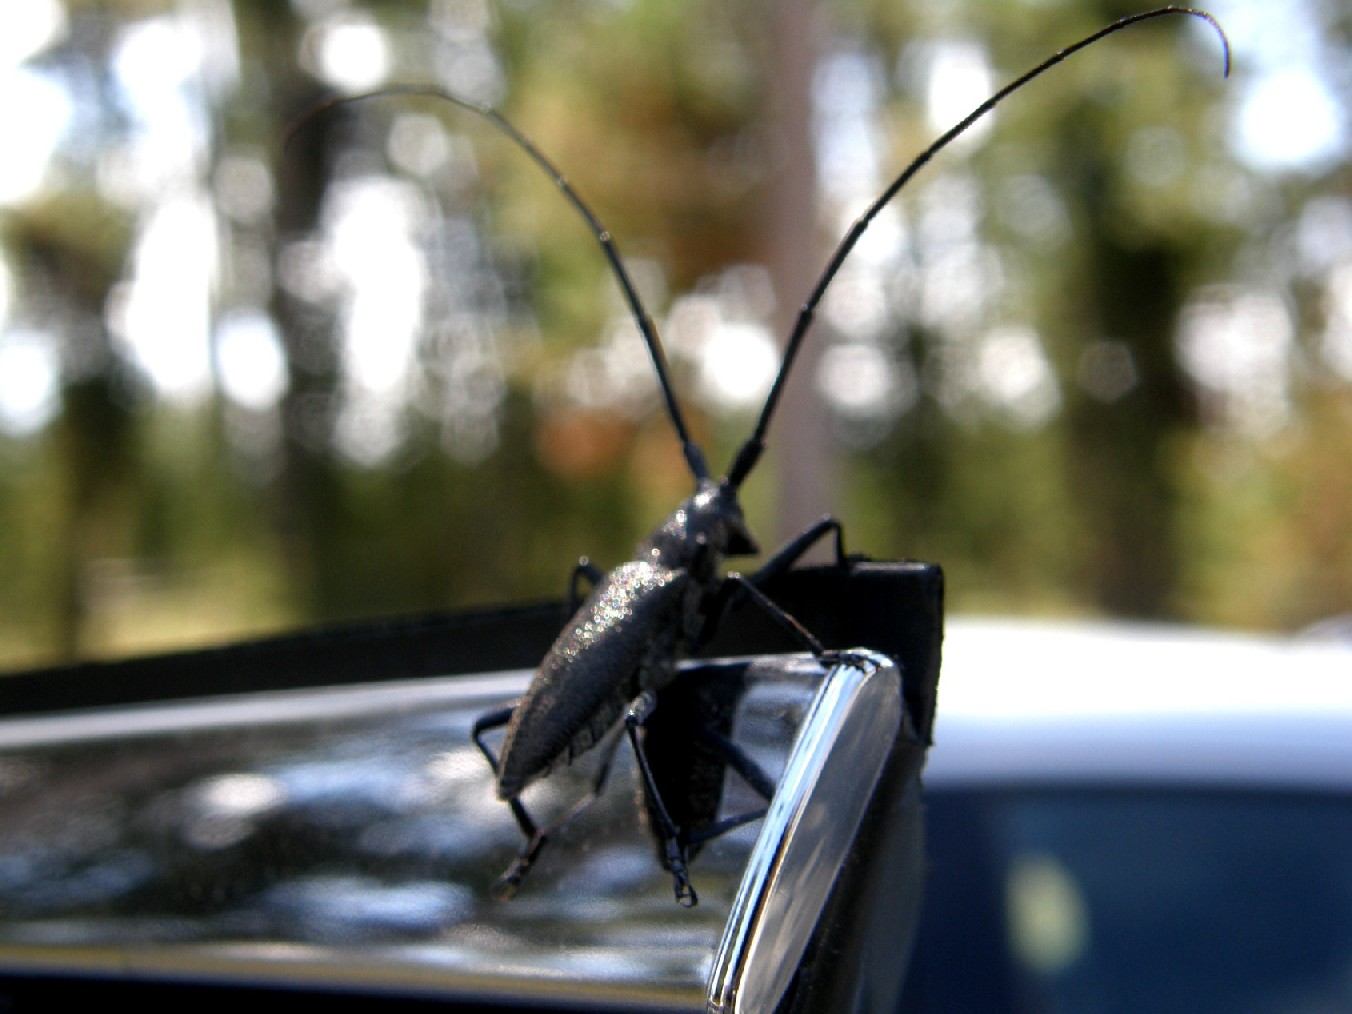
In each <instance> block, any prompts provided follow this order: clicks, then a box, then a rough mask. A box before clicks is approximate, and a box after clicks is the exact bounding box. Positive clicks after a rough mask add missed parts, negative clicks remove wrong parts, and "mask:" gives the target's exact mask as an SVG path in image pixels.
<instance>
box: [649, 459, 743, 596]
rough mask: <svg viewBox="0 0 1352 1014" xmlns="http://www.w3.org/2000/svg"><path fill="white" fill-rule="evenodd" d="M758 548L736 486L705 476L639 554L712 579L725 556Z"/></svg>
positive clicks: (667, 565)
mask: <svg viewBox="0 0 1352 1014" xmlns="http://www.w3.org/2000/svg"><path fill="white" fill-rule="evenodd" d="M756 552H757V549H756V545H755V542H754V540H753V539H752V538H751V534H750V532H749V531H748V530H747V527H746V518H745V517H743V515H742V506H741V504H739V503H738V502H737V491H736V489H734V488H733V487H731V486H729V485H728V484H727V483H726V482H715V481H714V480H712V479H701V480H700V483H699V487H698V488H697V489H696V490H695V494H694V495H693V496H692V497H690V498H689V499H688V500H686V501H685V502H684V503H682V504H681V505H680V506H679V507H677V508H676V509H675V510H674V511H672V512H671V514H670V515H669V516H668V517H667V519H666V521H664V522H662V524H661V526H660V527H659V528H658V529H657V530H656V531H654V532H653V533H652V534H651V535H650V536H648V538H647V539H646V540H645V541H644V542H642V543H640V544H639V547H638V550H637V558H638V559H640V560H648V561H651V562H652V563H654V564H656V565H658V566H661V567H670V568H683V569H686V570H689V571H690V573H691V576H692V577H694V578H695V579H696V580H697V581H700V582H701V583H708V582H709V581H711V580H713V577H714V574H715V571H716V569H717V567H718V564H719V561H720V560H721V559H722V558H723V557H725V556H748V555H752V554H754V553H756Z"/></svg>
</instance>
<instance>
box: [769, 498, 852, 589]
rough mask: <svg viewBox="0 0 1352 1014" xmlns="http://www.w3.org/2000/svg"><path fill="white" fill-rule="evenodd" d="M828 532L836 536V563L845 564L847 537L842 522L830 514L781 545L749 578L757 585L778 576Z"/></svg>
mask: <svg viewBox="0 0 1352 1014" xmlns="http://www.w3.org/2000/svg"><path fill="white" fill-rule="evenodd" d="M828 532H831V533H834V535H835V537H836V538H835V542H836V564H837V565H838V566H843V565H844V564H845V562H846V561H845V537H844V534H843V533H842V531H841V527H840V522H839V521H837V520H836V519H835V518H833V517H831V516H830V515H829V514H828V515H827V516H826V517H823V518H818V519H817V520H816V521H814V522H813V523H812V524H811V525H809V526H808V527H807V528H806V529H804V530H803V531H802V532H800V533H799V534H798V535H796V536H794V537H793V538H792V539H790V540H789V541H788V542H786V543H785V544H784V545H783V546H781V547H780V548H779V550H778V551H777V552H776V553H775V555H774V556H772V557H770V559H768V560H766V561H765V563H763V564H761V566H760V568H759V569H758V570H757V571H756V572H755V573H754V574H752V575H750V577H749V578H748V580H750V581H752V582H754V583H755V584H757V585H762V584H764V583H765V582H766V581H768V580H770V579H771V578H773V577H777V576H778V575H780V574H782V573H783V572H784V571H786V570H788V569H789V568H790V567H792V566H793V565H794V564H795V563H797V562H798V561H799V559H800V558H801V557H802V556H803V554H804V553H806V552H807V551H808V550H809V549H811V548H812V547H813V546H815V545H816V544H817V543H818V542H820V541H821V540H822V538H823V537H824V536H825V535H826V534H827V533H828Z"/></svg>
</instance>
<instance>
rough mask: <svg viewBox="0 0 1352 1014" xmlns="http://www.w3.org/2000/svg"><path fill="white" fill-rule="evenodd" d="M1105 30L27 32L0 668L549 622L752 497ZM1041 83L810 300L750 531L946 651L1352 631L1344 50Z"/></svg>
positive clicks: (678, 26) (1313, 33)
mask: <svg viewBox="0 0 1352 1014" xmlns="http://www.w3.org/2000/svg"><path fill="white" fill-rule="evenodd" d="M1143 7H1144V5H1142V4H1134V3H1126V2H1121V0H999V2H997V0H951V2H946V3H939V4H936V3H933V2H927V0H888V2H875V0H832V2H826V0H822V2H815V3H810V2H807V0H734V2H731V3H728V2H719V3H714V2H710V0H419V2H407V3H403V2H398V3H396V2H379V3H377V2H369V3H362V2H358V0H291V2H285V0H271V2H264V0H248V2H244V0H240V2H233V3H232V2H230V0H127V2H119V3H115V4H114V3H107V2H94V0H23V2H13V3H6V4H5V5H4V7H3V11H0V138H3V144H4V151H5V154H4V157H3V158H0V576H2V579H0V669H15V668H19V667H23V666H30V665H38V664H45V663H49V662H55V661H61V660H66V659H71V658H80V657H98V656H107V655H114V654H121V653H126V652H131V651H146V650H154V649H159V648H165V647H170V646H176V645H184V644H200V643H209V642H217V641H222V640H226V639H230V638H234V637H239V636H244V635H251V634H257V633H262V632H267V631H274V630H280V629H285V628H290V627H294V626H297V625H301V624H308V623H312V622H330V621H338V620H343V619H350V618H355V617H369V616H376V615H383V614H392V613H410V612H419V611H426V610H434V609H441V608H445V607H460V606H472V605H488V604H495V603H502V602H509V601H518V600H522V599H536V598H542V597H550V598H553V597H558V596H561V595H562V594H563V593H564V591H565V585H566V581H567V578H568V575H569V572H570V568H571V567H572V566H573V564H574V563H575V562H576V560H577V558H578V557H579V556H580V555H583V554H586V555H588V556H590V557H592V558H593V559H594V560H596V561H598V562H599V563H601V564H603V565H607V566H609V565H611V564H614V563H616V562H618V561H620V560H622V559H625V558H627V557H628V555H629V553H630V551H631V549H632V546H633V544H634V543H635V542H636V541H637V540H638V539H639V538H641V537H642V536H643V535H644V534H645V533H646V531H647V530H648V529H650V528H651V527H652V526H653V525H654V524H655V523H656V522H657V521H658V520H660V518H661V517H662V516H663V515H665V513H666V512H667V511H668V510H670V508H671V507H672V506H673V505H674V504H675V503H676V501H677V500H678V499H679V498H680V497H682V496H684V495H686V494H687V493H688V491H689V488H690V479H689V477H688V475H687V474H686V472H685V470H684V466H683V464H682V462H681V459H680V455H679V451H678V448H677V445H676V442H675V439H674V437H673V434H672V431H671V427H670V424H669V423H668V421H667V419H666V418H665V416H664V415H663V414H662V412H661V408H660V402H659V398H658V395H657V391H656V387H655V383H654V380H653V376H652V371H651V367H650V365H649V363H648V361H647V358H646V354H645V353H644V350H643V349H642V347H641V345H640V344H639V340H638V337H637V333H636V331H635V329H634V327H633V324H632V322H631V321H630V320H629V319H628V318H627V316H626V313H625V311H624V308H623V306H622V304H621V301H620V299H619V296H618V290H617V288H616V286H615V284H614V281H613V279H612V278H611V276H610V275H609V274H608V272H607V269H606V266H605V263H604V260H603V259H602V257H601V254H600V251H599V249H598V247H597V244H596V242H595V239H594V238H593V237H592V236H590V235H589V234H588V232H587V230H586V229H585V227H584V226H583V224H582V223H581V221H580V220H579V219H578V217H577V216H576V214H575V212H574V211H573V210H572V209H571V208H570V207H569V206H568V205H567V203H566V202H565V201H564V200H563V199H562V197H561V196H560V195H559V193H558V192H557V190H556V189H555V188H554V187H553V186H552V184H551V183H550V182H549V181H548V180H547V179H546V178H545V177H543V176H542V175H541V174H540V173H539V171H538V169H537V168H536V167H535V166H534V165H532V164H531V163H530V162H529V160H527V159H526V158H525V157H524V156H523V155H522V154H521V153H520V152H519V151H518V150H517V149H515V148H513V147H512V146H511V145H510V143H509V142H507V141H506V140H505V139H503V138H502V137H501V136H500V135H498V134H496V133H494V132H493V131H492V130H491V129H490V128H489V127H487V126H486V125H485V124H484V123H483V122H482V121H480V120H479V119H477V118H476V117H473V116H470V115H468V114H465V113H463V112H460V111H458V110H456V109H454V108H453V107H451V106H449V105H447V104H445V103H438V102H435V101H431V100H427V99H418V98H409V97H387V98H382V99H377V100H373V101H369V102H364V103H360V104H355V105H349V106H345V107H342V108H341V109H338V110H335V111H334V112H332V113H330V114H326V115H322V116H318V117H316V118H314V119H313V120H311V121H310V122H309V123H308V124H307V125H306V126H305V127H304V129H303V130H302V131H301V132H300V133H299V134H298V135H297V137H296V140H295V142H294V143H293V144H292V145H291V146H290V147H289V148H288V149H287V150H286V152H285V153H284V152H283V151H282V150H281V144H280V142H281V139H282V136H283V134H284V131H285V128H286V125H287V124H288V123H289V122H290V121H291V120H292V118H293V117H295V116H296V115H297V114H298V113H299V112H300V111H302V110H304V109H306V108H307V107H308V106H309V105H310V104H311V103H313V102H315V101H316V100H318V99H321V98H323V97H325V96H330V95H335V94H344V93H352V92H357V91H363V90H367V89H371V88H378V87H380V86H381V85H384V84H387V83H393V82H404V83H427V84H434V85H438V86H441V87H445V88H449V89H452V90H454V91H455V92H457V93H458V94H462V95H465V96H467V97H470V98H472V99H475V100H479V101H486V102H490V103H492V104H494V105H495V106H498V107H500V108H501V109H502V110H503V111H504V112H505V113H506V115H507V116H508V117H510V118H511V119H512V120H513V121H514V122H515V123H516V124H518V125H519V126H520V127H521V128H522V129H524V131H525V132H526V133H528V134H529V135H530V136H531V137H532V138H534V139H535V140H536V142H537V143H538V144H539V145H540V147H541V148H542V149H543V150H544V151H545V152H547V153H548V154H549V155H550V157H552V158H553V159H554V160H555V161H556V162H557V163H558V164H559V165H560V166H561V167H562V168H563V169H564V171H565V172H566V173H567V174H568V175H569V177H570V179H571V181H572V182H573V183H574V184H575V185H576V187H577V188H578V189H579V190H580V191H581V193H582V194H583V195H584V197H586V198H587V200H588V201H589V202H590V203H591V204H592V205H593V207H594V209H595V210H596V212H597V213H598V214H599V216H600V217H601V219H602V220H603V221H604V222H605V223H606V225H607V227H608V228H609V229H610V230H611V231H612V232H613V234H614V235H615V237H616V238H617V241H618V242H619V245H620V250H621V253H622V254H623V255H624V256H625V259H626V262H627V263H628V264H629V266H630V268H631V270H632V271H633V272H634V274H635V276H636V278H637V279H638V282H639V284H640V287H641V288H642V290H643V292H644V296H645V299H646V300H648V302H649V308H650V310H651V312H652V314H653V316H654V318H655V319H656V321H657V324H658V328H659V330H660V331H661V333H662V334H663V337H664V341H665V342H666V344H667V348H668V353H669V356H670V359H671V360H672V364H673V369H674V371H675V373H676V376H677V379H678V383H679V385H680V391H681V395H682V399H683V403H684V405H685V407H686V411H687V413H688V414H689V416H690V422H691V425H692V428H693V429H694V430H695V431H696V433H697V435H698V437H699V438H700V439H701V440H703V441H704V442H705V445H706V449H707V450H708V451H709V453H710V461H711V465H712V467H713V468H715V469H716V470H719V471H721V470H722V469H723V468H724V467H726V463H727V460H728V457H729V456H730V454H731V452H732V449H733V448H734V447H735V445H736V442H737V441H738V439H739V438H740V437H742V436H744V435H745V434H746V432H747V431H748V429H749V427H750V425H751V422H752V419H753V417H754V414H755V412H756V410H757V409H758V407H759V403H760V399H761V398H762V397H763V394H764V392H765V390H766V388H767V386H768V381H769V377H770V374H771V372H772V371H773V368H774V365H775V358H774V356H775V342H776V341H777V340H782V338H783V336H784V334H785V333H786V331H787V327H788V319H789V318H790V317H791V315H792V313H793V312H794V311H796V309H797V307H798V305H799V304H800V303H801V301H802V300H803V299H804V298H805V296H806V293H807V291H808V289H809V288H810V285H811V282H812V280H813V278H814V277H815V275H816V274H817V272H818V271H820V270H821V268H822V267H823V265H824V262H825V258H826V256H827V254H828V253H829V251H830V249H831V248H832V246H833V244H834V243H835V241H836V240H837V239H838V238H839V236H840V235H841V234H842V233H843V232H844V230H845V228H846V227H847V225H848V224H849V222H850V221H851V220H852V219H853V218H854V217H855V216H856V215H858V214H859V212H860V211H861V210H862V209H863V208H864V207H865V206H866V204H867V203H868V201H869V200H871V199H872V198H873V197H874V196H876V194H877V193H879V192H880V191H881V190H882V188H883V187H884V186H885V185H886V184H887V183H888V182H889V181H890V180H891V179H892V178H893V177H894V176H895V175H896V173H898V172H899V171H900V170H901V168H902V167H903V166H904V165H905V164H906V163H907V162H908V161H909V160H910V159H911V158H912V156H914V155H915V154H916V153H917V152H918V151H919V150H920V149H921V148H922V147H923V146H924V145H925V144H927V143H928V142H929V141H930V140H931V139H933V137H935V136H937V135H938V134H939V133H940V132H941V131H942V130H943V129H946V128H947V127H948V126H950V125H952V124H953V123H954V122H956V121H957V120H958V119H959V118H960V117H961V116H962V115H964V114H965V113H966V112H967V111H968V110H969V109H970V108H971V107H973V106H974V105H976V103H977V102H979V101H980V100H981V99H983V98H985V97H986V96H987V95H989V94H990V93H991V92H992V91H994V90H995V88H997V87H998V86H999V85H1001V84H1003V83H1004V82H1005V81H1007V80H1009V79H1010V78H1012V77H1014V76H1015V75H1016V74H1018V73H1021V72H1022V71H1023V70H1025V69H1027V68H1028V67H1029V66H1031V65H1032V64H1033V63H1035V62H1037V61H1038V60H1040V59H1042V58H1043V57H1045V56H1048V55H1050V54H1051V52H1052V51H1054V50H1055V49H1057V48H1059V47H1061V46H1064V45H1066V44H1068V43H1070V42H1071V41H1073V40H1075V39H1076V38H1078V37H1079V36H1081V35H1083V34H1087V33H1088V32H1090V31H1092V30H1093V29H1095V28H1097V27H1099V26H1100V25H1101V24H1104V23H1107V22H1108V21H1110V20H1113V19H1115V18H1118V17H1121V16H1123V15H1126V14H1130V13H1134V12H1136V11H1138V10H1141V9H1143ZM1210 9H1211V10H1212V11H1213V12H1214V13H1215V14H1216V15H1217V16H1218V17H1219V18H1220V19H1221V20H1222V21H1223V23H1224V25H1225V27H1226V29H1227V30H1228V32H1229V33H1230V38H1231V41H1232V43H1233V46H1234V59H1235V65H1234V72H1233V75H1232V77H1231V79H1230V80H1229V81H1225V80H1223V79H1222V76H1221V67H1222V59H1221V50H1220V46H1219V43H1218V40H1217V38H1216V37H1215V34H1214V33H1213V32H1212V31H1211V30H1210V29H1209V28H1208V27H1207V26H1206V25H1205V24H1203V23H1201V22H1198V21H1195V20H1194V19H1191V18H1185V17H1176V18H1165V19H1160V20H1157V21H1153V22H1151V23H1149V24H1147V25H1144V26H1140V27H1137V28H1135V29H1132V30H1131V31H1129V32H1126V33H1122V34H1119V35H1117V36H1114V37H1113V38H1111V39H1109V40H1107V41H1105V42H1103V43H1101V44H1100V45H1099V46H1097V47H1096V48H1094V49H1091V50H1089V51H1087V52H1085V53H1083V54H1081V55H1079V56H1077V57H1075V58H1074V59H1073V60H1071V61H1069V62H1067V63H1066V64H1064V65H1063V66H1061V67H1060V68H1058V69H1056V70H1055V71H1053V72H1052V74H1050V75H1048V76H1047V77H1045V78H1043V79H1041V80H1039V81H1038V82H1036V83H1035V84H1033V85H1032V86H1030V87H1029V88H1027V89H1026V90H1024V91H1023V92H1021V93H1020V94H1018V95H1017V96H1016V97H1014V98H1013V99H1011V100H1010V101H1009V102H1007V103H1006V104H1005V105H1003V106H1002V107H1000V109H999V110H998V111H997V112H996V114H995V115H994V116H993V117H990V118H989V119H987V120H986V121H984V122H983V123H982V124H980V125H978V126H977V127H976V128H975V129H973V130H972V131H971V132H970V133H969V134H968V135H966V136H965V137H964V138H963V139H962V140H961V141H959V142H958V143H956V144H955V145H953V146H952V148H950V149H949V150H948V151H946V152H945V153H944V154H942V155H941V156H940V157H939V158H938V159H937V160H936V161H935V162H934V164H933V165H931V166H929V167H928V168H926V169H925V170H924V171H923V172H922V173H921V174H920V176H919V177H917V179H916V180H915V181H914V183H913V184H912V185H911V186H909V187H908V188H907V189H906V190H905V191H903V193H902V194H901V195H900V197H899V198H898V199H897V200H896V201H894V202H893V203H892V204H891V205H890V206H889V207H888V208H887V210H886V211H885V212H884V213H883V214H882V215H881V216H880V217H879V218H878V219H877V221H876V222H875V224H874V225H873V227H872V228H871V229H870V230H869V232H868V233H867V234H866V235H865V237H864V239H863V241H862V242H861V243H860V245H859V247H858V249H857V250H856V251H855V253H854V254H853V256H852V257H851V259H850V260H849V261H848V263H847V264H846V266H845V268H844V270H843V271H842V272H841V275H840V277H839V278H838V279H837V281H836V283H835V285H834V287H833V289H832V290H831V291H830V293H829V295H828V297H827V299H826V301H825V303H824V306H823V309H822V312H821V314H820V315H819V317H818V323H817V325H816V328H815V330H814V332H813V335H812V337H811V339H810V342H809V346H808V354H807V355H806V356H805V358H804V360H803V361H802V362H801V363H800V364H799V369H798V371H797V374H798V375H797V376H796V377H795V381H796V383H795V385H794V392H793V393H792V395H791V397H790V398H789V400H788V402H787V403H786V405H785V406H784V409H783V411H782V412H781V414H780V416H779V417H777V418H776V420H775V424H774V426H773V427H772V430H771V433H770V443H771V456H770V457H769V458H768V459H767V461H766V462H765V463H764V464H763V465H762V467H761V469H760V470H759V471H758V472H757V473H756V474H754V475H753V476H752V478H751V479H750V481H749V482H748V484H747V486H746V490H745V501H746V505H747V509H748V514H749V517H750V521H751V524H752V527H753V529H754V530H755V531H757V533H758V534H759V537H760V539H761V541H762V543H763V545H765V546H767V547H768V546H771V545H773V544H774V543H775V542H776V541H778V540H779V539H782V538H783V537H785V536H786V535H787V534H788V533H790V532H791V531H792V530H794V529H796V528H798V527H800V526H801V525H802V524H803V523H805V521H807V520H808V519H810V518H812V517H814V516H816V515H818V514H820V513H823V512H827V511H830V512H832V513H835V514H837V515H839V516H840V517H841V518H843V519H844V521H845V524H846V533H847V541H848V546H849V548H851V549H852V550H857V551H862V552H867V553H869V554H871V555H874V556H877V557H887V558H904V557H911V558H921V559H928V560H934V561H937V562H939V563H941V564H942V565H943V566H944V567H945V569H946V572H947V574H948V587H949V599H950V607H951V608H952V609H954V610H960V611H962V610H965V611H985V612H1002V613H1008V612H1020V613H1041V614H1049V613H1050V614H1081V615H1109V616H1125V617H1136V618H1149V619H1166V620H1182V621H1188V622H1202V623H1209V624H1222V625H1235V626H1245V627H1257V628H1267V629H1279V630H1294V629H1298V628H1300V627H1302V626H1303V625H1305V624H1307V623H1310V622H1312V621H1315V620H1317V619H1319V618H1321V617H1327V616H1332V615H1336V614H1342V613H1347V612H1349V611H1352V193H1350V192H1349V186H1350V185H1352V178H1350V177H1349V163H1348V158H1347V156H1348V117H1349V110H1350V109H1352V71H1350V70H1349V68H1352V58H1350V56H1352V54H1349V44H1350V43H1352V6H1349V5H1348V4H1346V3H1339V2H1336V0H1284V2H1282V3H1280V4H1274V3H1272V2H1270V0H1218V2H1217V3H1215V5H1214V6H1212V7H1211V8H1210Z"/></svg>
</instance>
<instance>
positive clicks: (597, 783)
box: [474, 707, 620, 900]
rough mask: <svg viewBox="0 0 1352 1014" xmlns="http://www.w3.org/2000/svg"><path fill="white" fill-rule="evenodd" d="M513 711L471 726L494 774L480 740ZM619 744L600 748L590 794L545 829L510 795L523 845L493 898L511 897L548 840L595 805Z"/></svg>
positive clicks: (494, 764)
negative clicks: (599, 756)
mask: <svg viewBox="0 0 1352 1014" xmlns="http://www.w3.org/2000/svg"><path fill="white" fill-rule="evenodd" d="M513 710H514V707H513V708H502V709H501V710H499V711H491V712H489V713H488V714H486V715H481V716H480V717H479V719H478V721H476V722H475V723H474V742H475V744H476V745H477V746H478V747H479V750H480V751H481V752H482V753H483V755H484V756H485V757H487V758H488V763H489V765H490V766H492V768H493V772H494V773H495V774H496V773H497V770H498V761H497V758H496V757H495V756H494V755H493V752H492V750H490V749H489V747H488V744H487V743H485V742H484V741H483V739H482V734H483V733H484V732H487V731H488V730H490V729H495V728H499V727H500V726H503V725H506V724H507V723H508V722H509V721H510V720H511V717H512V711H513ZM619 744H620V740H619V737H618V736H614V737H612V738H611V741H610V743H609V745H607V746H606V747H605V748H604V752H603V753H602V755H601V762H600V765H599V766H598V768H597V772H596V778H595V780H594V781H593V783H592V787H591V789H590V791H588V793H587V794H586V795H585V796H583V797H582V798H581V799H579V800H578V801H577V802H576V803H574V804H573V805H572V806H571V807H569V809H568V812H567V813H565V814H564V815H563V816H562V817H560V818H559V819H558V820H556V821H554V823H552V824H550V825H549V826H548V827H544V828H541V827H540V826H539V825H538V824H536V822H535V819H534V818H533V817H532V816H531V815H530V812H529V811H528V810H527V809H526V807H525V805H524V804H523V803H522V802H521V799H520V797H518V796H513V797H511V798H510V799H508V800H507V805H508V807H510V808H511V811H512V817H513V818H515V820H516V826H517V827H519V828H520V829H521V834H522V836H524V837H525V839H526V843H525V844H524V845H523V846H522V847H521V851H520V852H519V853H517V856H516V858H515V859H513V860H512V863H511V865H510V866H508V867H507V869H506V871H505V872H504V873H503V874H502V876H500V877H498V879H497V880H495V881H494V882H493V896H494V897H495V898H500V899H504V900H505V899H507V898H511V897H513V896H514V895H515V894H516V892H517V889H518V888H519V887H520V886H521V882H522V881H523V880H524V879H525V878H526V874H527V873H529V872H530V868H531V867H532V866H534V865H535V860H536V859H537V858H539V855H540V852H541V850H542V849H543V848H544V847H545V844H546V843H547V842H548V841H549V839H550V837H551V836H553V835H554V834H556V833H557V832H558V831H560V830H561V829H562V828H563V827H564V826H565V825H567V824H568V823H570V822H571V821H572V820H573V819H574V818H575V817H577V816H578V814H580V813H582V811H583V810H585V809H587V807H589V806H591V805H592V803H594V802H596V800H597V799H598V798H599V797H600V795H601V792H602V790H604V789H605V785H606V780H607V779H608V778H609V777H610V769H611V764H612V762H613V761H614V759H615V750H616V748H617V747H618V746H619Z"/></svg>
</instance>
